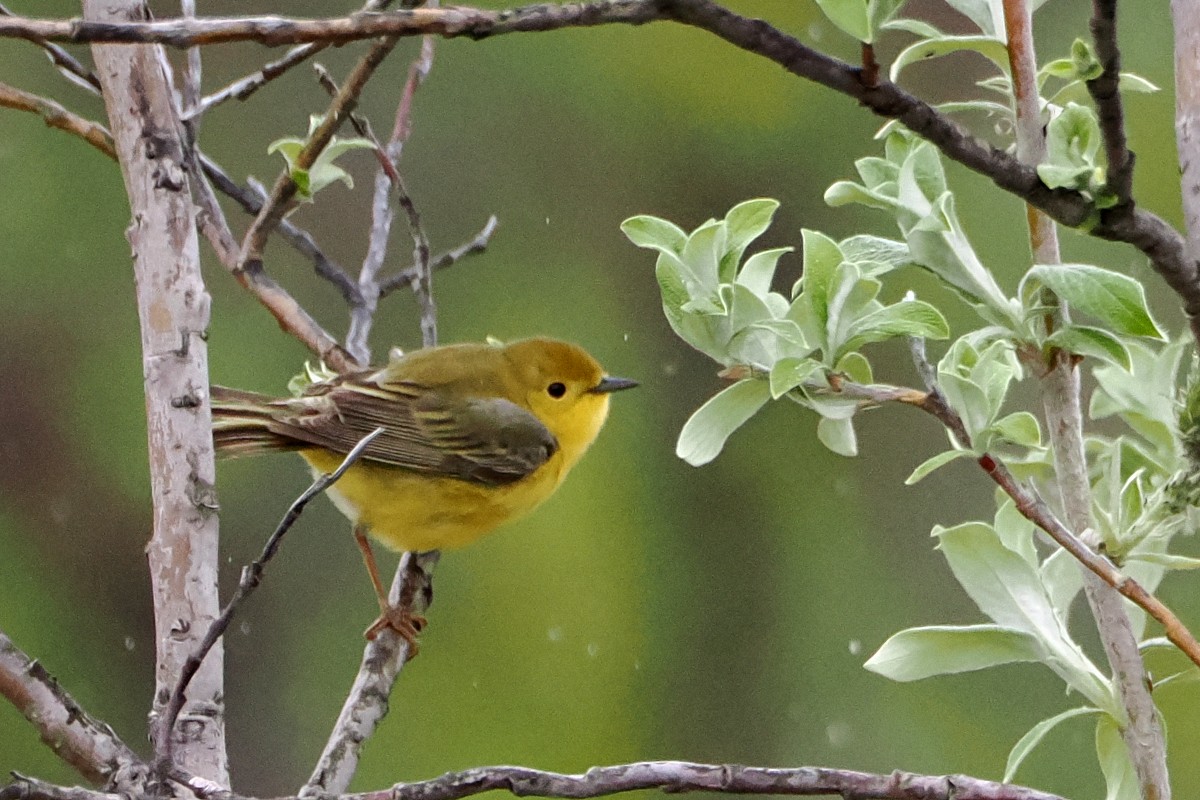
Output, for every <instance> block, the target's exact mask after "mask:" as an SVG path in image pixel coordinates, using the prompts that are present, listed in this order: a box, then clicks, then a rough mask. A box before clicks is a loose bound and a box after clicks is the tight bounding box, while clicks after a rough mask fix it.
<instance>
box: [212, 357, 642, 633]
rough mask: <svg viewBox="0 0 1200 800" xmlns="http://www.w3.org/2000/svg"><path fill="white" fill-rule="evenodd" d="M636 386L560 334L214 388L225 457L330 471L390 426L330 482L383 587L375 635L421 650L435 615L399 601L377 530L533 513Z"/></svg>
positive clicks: (424, 528) (429, 532)
mask: <svg viewBox="0 0 1200 800" xmlns="http://www.w3.org/2000/svg"><path fill="white" fill-rule="evenodd" d="M636 385H637V382H636V381H632V380H628V379H626V378H614V377H610V376H608V375H606V374H605V372H604V370H603V369H602V368H601V367H600V365H599V364H598V363H597V362H596V360H595V359H594V358H592V357H591V356H590V355H588V353H587V352H586V351H584V350H583V349H582V348H580V347H578V346H576V345H573V344H569V343H567V342H562V341H558V340H555V339H546V338H534V339H524V340H521V341H516V342H512V343H509V344H506V345H494V344H452V345H443V346H441V347H431V348H427V349H424V350H416V351H413V352H411V353H408V354H405V355H401V356H398V357H395V358H393V359H392V360H391V361H390V362H389V363H388V365H387V366H385V367H383V368H382V369H378V370H365V371H362V372H353V373H349V374H345V375H340V376H338V377H335V378H333V379H331V380H327V381H322V382H319V383H313V384H312V385H310V386H309V387H308V388H307V389H306V390H305V391H304V393H303V394H302V395H301V396H299V397H293V398H278V399H277V398H274V397H270V396H268V395H262V394H257V393H254V392H244V391H240V390H237V389H227V388H224V387H221V386H213V387H212V406H213V442H214V444H215V446H216V450H217V453H218V455H221V456H235V457H236V456H245V455H256V454H259V453H269V452H279V451H295V452H298V453H299V454H300V455H301V456H302V457H303V458H304V460H305V461H307V462H308V463H309V465H310V466H311V467H312V469H313V471H314V472H315V473H328V472H332V471H333V470H335V469H336V468H337V467H338V465H339V464H340V463H341V462H342V460H343V458H344V457H345V455H346V453H348V452H349V451H350V449H351V448H353V447H354V446H355V445H356V444H357V443H358V442H359V441H360V440H361V439H362V438H363V437H364V436H366V435H367V434H369V433H371V432H372V431H373V430H375V429H376V428H379V427H382V428H383V429H384V430H383V433H382V434H380V435H379V436H377V437H376V438H375V439H374V440H373V441H372V442H371V443H370V444H369V445H368V446H367V448H366V449H365V451H364V452H363V455H362V458H361V459H360V460H359V461H357V462H355V464H353V465H352V466H351V467H350V468H349V469H348V470H347V471H346V473H345V474H344V475H343V476H342V477H341V479H340V480H339V481H338V482H337V483H335V484H334V485H333V486H332V487H330V488H329V490H328V494H329V495H330V497H331V499H332V500H333V502H334V503H335V504H336V505H337V507H338V509H340V510H341V512H342V513H343V514H345V515H346V516H347V517H348V518H349V519H350V521H351V522H352V523H353V524H354V533H355V539H356V541H357V542H358V544H359V547H360V548H361V549H362V552H363V558H364V560H365V561H366V564H367V570H368V572H369V573H370V575H371V583H372V585H373V586H374V589H375V593H376V596H377V597H378V599H379V604H380V609H381V616H380V618H379V619H378V620H376V622H375V623H374V624H373V625H372V626H371V627H370V628H368V629H367V636H368V638H374V636H375V635H376V634H377V633H378V632H379V631H380V630H382V629H383V628H385V627H392V628H394V629H395V630H396V631H397V632H398V633H399V634H400V635H401V636H403V637H404V638H405V639H406V640H407V641H408V642H409V644H410V645H411V646H412V647H413V649H412V652H415V641H414V640H415V636H416V634H417V633H418V632H419V631H420V629H421V626H422V625H423V624H424V620H423V619H421V618H420V617H417V616H415V615H411V614H410V613H409V612H408V611H407V609H405V608H396V607H393V606H391V604H390V603H389V602H388V600H387V592H386V590H385V589H384V587H383V583H382V582H381V581H380V579H379V573H378V570H377V569H376V567H375V559H374V555H373V553H372V552H371V549H370V544H369V543H368V541H367V538H366V534H367V533H368V532H369V533H370V534H372V535H374V536H375V537H376V538H378V539H379V540H381V541H382V542H383V543H384V544H386V545H387V546H388V547H390V548H392V549H394V550H414V551H426V550H440V549H443V548H453V547H461V546H463V545H466V544H470V543H471V542H473V541H475V540H476V539H478V538H479V537H480V536H482V535H484V534H485V533H488V532H489V531H491V530H493V529H495V528H496V527H497V526H499V525H501V524H503V523H505V522H507V521H509V520H512V519H516V518H517V517H520V516H522V515H523V514H526V513H528V512H529V511H532V510H533V509H534V508H536V507H537V506H538V505H539V504H541V503H542V501H544V500H545V499H546V498H547V497H549V496H550V495H551V494H552V493H553V492H554V490H555V489H557V488H558V486H559V484H560V483H562V481H563V478H565V477H566V475H567V472H568V471H569V470H570V469H571V467H573V466H574V465H575V463H576V462H577V461H579V459H580V457H581V456H582V455H583V454H584V452H585V451H586V450H587V448H588V446H589V445H591V443H592V442H593V441H594V440H595V438H596V435H597V434H598V433H599V432H600V427H601V426H602V425H603V424H604V419H605V417H606V416H607V415H608V399H609V398H608V396H609V394H610V393H612V392H615V391H619V390H621V389H628V388H631V387H633V386H636Z"/></svg>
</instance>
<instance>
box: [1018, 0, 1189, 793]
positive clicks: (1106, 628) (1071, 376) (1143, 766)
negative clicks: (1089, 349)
mask: <svg viewBox="0 0 1200 800" xmlns="http://www.w3.org/2000/svg"><path fill="white" fill-rule="evenodd" d="M1105 4H1106V0H1096V5H1097V8H1099V6H1103V5H1105ZM1107 4H1108V5H1112V4H1111V3H1107ZM1004 21H1005V25H1006V26H1007V30H1008V51H1009V62H1010V64H1011V66H1012V82H1013V92H1014V96H1015V100H1016V102H1015V105H1016V119H1017V125H1016V136H1017V157H1018V158H1019V159H1020V160H1021V161H1022V162H1024V163H1026V164H1030V165H1036V164H1037V163H1038V162H1040V161H1041V160H1042V159H1043V158H1044V157H1045V153H1046V143H1045V134H1044V133H1043V128H1042V120H1041V113H1040V108H1039V98H1038V88H1037V62H1036V58H1035V56H1034V45H1033V30H1032V17H1031V12H1030V9H1029V5H1028V2H1027V0H1004ZM1108 21H1109V22H1114V21H1115V20H1114V18H1113V17H1112V16H1110V17H1108ZM1101 27H1102V26H1101ZM1093 30H1094V31H1095V30H1097V23H1096V21H1095V19H1094V20H1093ZM1106 33H1107V35H1105V36H1102V37H1101V38H1103V39H1104V40H1105V42H1106V43H1107V47H1106V50H1107V53H1106V57H1104V56H1102V60H1104V61H1105V64H1106V69H1107V68H1108V67H1114V65H1115V64H1117V63H1118V58H1117V55H1116V48H1115V31H1113V30H1111V29H1108V30H1107V32H1106ZM1114 68H1115V67H1114ZM1095 83H1096V82H1093V84H1095ZM1106 85H1107V84H1106V83H1105V82H1104V81H1103V80H1100V83H1099V86H1100V88H1101V89H1103V88H1104V87H1105V86H1106ZM1089 88H1092V90H1093V92H1095V91H1096V87H1095V86H1089ZM1111 91H1112V94H1113V95H1116V73H1115V72H1114V73H1113V75H1112V82H1111ZM1113 102H1114V101H1113V99H1112V98H1109V105H1108V108H1109V110H1110V112H1111V111H1112V109H1113V108H1114V107H1113V105H1112V103H1113ZM1115 103H1116V105H1115V112H1116V117H1115V119H1113V118H1112V117H1111V114H1110V119H1109V120H1108V123H1107V125H1108V128H1110V130H1106V132H1105V141H1106V143H1107V146H1108V147H1109V158H1110V160H1111V159H1114V158H1115V159H1118V161H1117V167H1118V169H1117V170H1116V174H1115V175H1110V178H1114V177H1115V179H1116V180H1117V181H1118V182H1120V185H1119V186H1114V187H1113V188H1114V189H1115V190H1120V189H1121V188H1122V187H1123V190H1124V193H1125V194H1124V198H1125V200H1126V201H1128V197H1129V168H1130V167H1131V166H1132V162H1131V161H1130V160H1129V159H1128V158H1127V157H1126V156H1127V151H1126V150H1125V140H1124V132H1123V130H1122V129H1121V126H1122V124H1123V121H1122V120H1121V118H1120V100H1119V96H1118V97H1117V99H1116V100H1115ZM1110 163H1112V162H1111V161H1110ZM1026 213H1027V216H1028V220H1029V238H1030V246H1031V249H1032V251H1033V256H1034V260H1035V261H1036V262H1037V263H1042V264H1057V263H1060V262H1061V256H1060V254H1059V248H1058V237H1057V234H1056V232H1055V227H1054V222H1053V221H1052V220H1051V219H1050V218H1049V217H1047V216H1046V215H1045V214H1044V213H1043V212H1042V211H1039V210H1038V209H1035V208H1034V207H1033V206H1031V205H1027V206H1026ZM1047 294H1048V292H1047ZM1052 305H1053V307H1054V308H1055V309H1056V313H1055V314H1052V315H1050V319H1049V320H1048V325H1047V327H1052V326H1054V325H1056V324H1063V323H1065V322H1067V321H1069V317H1068V314H1069V313H1070V310H1069V309H1068V308H1067V307H1066V305H1065V304H1062V303H1057V302H1056V301H1055V302H1054V303H1053V304H1052ZM1048 367H1049V369H1048V371H1047V372H1046V374H1045V375H1044V377H1043V380H1042V406H1043V408H1044V410H1045V414H1046V427H1047V429H1048V431H1049V434H1050V443H1051V450H1052V452H1053V454H1054V469H1055V477H1056V478H1057V483H1058V489H1059V493H1060V495H1061V497H1062V506H1063V512H1064V515H1065V517H1066V523H1067V525H1068V526H1069V527H1070V529H1071V530H1072V531H1074V532H1075V533H1076V535H1078V536H1080V538H1082V539H1083V540H1084V543H1085V544H1086V545H1087V546H1089V547H1091V548H1093V549H1095V547H1096V542H1095V541H1094V536H1093V535H1092V534H1091V533H1090V531H1091V530H1092V519H1091V504H1092V497H1091V483H1090V481H1089V480H1088V471H1087V457H1086V454H1085V453H1084V448H1083V411H1082V408H1081V406H1080V385H1079V371H1078V369H1077V366H1076V361H1075V359H1074V358H1073V357H1072V355H1071V354H1070V353H1067V352H1063V351H1056V352H1054V353H1053V354H1052V356H1051V362H1050V364H1049V365H1048ZM1089 538H1091V539H1093V540H1092V541H1089ZM1080 570H1081V571H1082V573H1083V587H1084V594H1085V596H1086V597H1087V601H1088V605H1089V607H1090V608H1091V611H1092V616H1093V618H1094V619H1095V621H1096V627H1097V630H1098V631H1099V634H1100V639H1101V641H1102V642H1103V645H1104V652H1105V655H1106V656H1107V658H1108V663H1109V668H1110V669H1111V670H1112V673H1113V681H1114V684H1115V687H1116V689H1117V692H1118V694H1119V697H1120V699H1121V704H1122V707H1123V708H1124V709H1125V713H1126V719H1125V720H1122V721H1120V727H1121V735H1122V738H1123V740H1124V742H1125V747H1126V750H1127V751H1128V753H1129V757H1130V761H1131V762H1132V763H1133V766H1134V770H1135V771H1136V773H1137V776H1138V782H1139V784H1140V786H1141V788H1142V796H1143V797H1145V798H1153V799H1154V800H1169V798H1170V796H1171V786H1170V781H1169V778H1168V773H1167V750H1166V739H1165V737H1164V736H1163V731H1162V726H1161V725H1160V724H1159V721H1158V716H1157V712H1156V710H1155V706H1154V700H1153V698H1152V697H1151V696H1150V691H1149V689H1148V688H1147V687H1148V682H1147V678H1146V668H1145V664H1144V662H1143V661H1142V657H1141V653H1140V652H1139V651H1138V646H1137V637H1136V636H1135V635H1134V632H1133V627H1132V625H1131V624H1130V621H1129V615H1128V613H1126V611H1125V607H1124V604H1123V603H1122V601H1121V596H1120V594H1118V592H1117V591H1116V590H1115V589H1114V588H1113V587H1112V586H1110V585H1108V584H1107V583H1105V582H1104V581H1103V580H1102V579H1101V578H1100V577H1099V576H1098V575H1096V574H1094V573H1093V572H1091V571H1089V570H1087V569H1085V568H1084V567H1083V566H1082V565H1081V566H1080Z"/></svg>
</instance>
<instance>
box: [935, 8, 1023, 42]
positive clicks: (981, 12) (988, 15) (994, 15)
mask: <svg viewBox="0 0 1200 800" xmlns="http://www.w3.org/2000/svg"><path fill="white" fill-rule="evenodd" d="M947 2H948V3H949V4H950V5H951V6H953V7H954V8H956V9H957V10H958V12H959V13H960V14H962V15H963V16H965V17H966V18H967V19H969V20H971V21H972V22H974V23H975V25H976V26H978V28H979V30H981V31H983V32H984V33H986V34H987V35H988V36H994V37H996V38H997V39H1007V38H1008V37H1007V36H1006V35H1005V33H1004V12H1003V10H1002V6H1001V4H1000V2H999V0H947Z"/></svg>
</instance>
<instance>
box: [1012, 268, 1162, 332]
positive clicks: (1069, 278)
mask: <svg viewBox="0 0 1200 800" xmlns="http://www.w3.org/2000/svg"><path fill="white" fill-rule="evenodd" d="M1027 278H1034V279H1036V280H1039V281H1041V282H1042V283H1043V284H1045V285H1046V286H1048V287H1050V289H1051V291H1053V292H1054V293H1055V294H1056V295H1058V296H1059V297H1060V298H1062V299H1063V300H1065V301H1066V302H1067V303H1069V304H1070V305H1071V306H1072V307H1074V308H1076V309H1078V310H1079V311H1082V312H1084V313H1085V314H1090V315H1091V316H1093V317H1095V318H1096V319H1098V320H1101V321H1102V322H1104V323H1105V324H1107V325H1108V326H1109V327H1110V328H1112V329H1113V330H1114V331H1116V332H1117V333H1123V334H1126V335H1128V336H1146V337H1149V338H1151V339H1159V340H1162V339H1164V338H1165V337H1164V336H1163V333H1162V331H1161V330H1160V329H1159V327H1158V325H1156V324H1155V322H1154V320H1153V319H1152V318H1151V316H1150V310H1149V309H1148V308H1147V307H1146V294H1145V292H1144V291H1143V289H1142V285H1141V284H1140V283H1138V282H1137V281H1136V280H1134V279H1133V278H1130V277H1129V276H1128V275H1122V274H1120V273H1119V272H1113V271H1111V270H1107V269H1101V268H1100V267H1094V266H1092V265H1090V264H1038V265H1036V266H1034V267H1033V269H1031V270H1030V271H1029V274H1028V276H1027Z"/></svg>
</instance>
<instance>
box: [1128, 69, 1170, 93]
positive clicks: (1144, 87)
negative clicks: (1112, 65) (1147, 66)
mask: <svg viewBox="0 0 1200 800" xmlns="http://www.w3.org/2000/svg"><path fill="white" fill-rule="evenodd" d="M1118 88H1119V89H1120V91H1122V92H1137V93H1138V94H1154V93H1155V92H1161V91H1162V89H1160V88H1159V87H1158V86H1157V84H1155V83H1152V82H1151V81H1148V80H1146V79H1145V78H1143V77H1142V76H1141V75H1137V74H1135V73H1132V72H1122V73H1121V75H1120V77H1119V78H1118Z"/></svg>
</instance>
